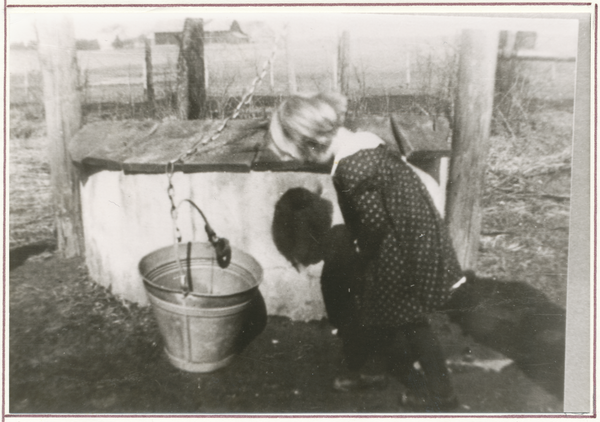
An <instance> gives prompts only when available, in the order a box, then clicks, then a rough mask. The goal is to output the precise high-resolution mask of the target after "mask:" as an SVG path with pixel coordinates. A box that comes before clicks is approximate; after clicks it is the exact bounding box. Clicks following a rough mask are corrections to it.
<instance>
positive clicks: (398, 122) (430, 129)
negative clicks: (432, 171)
mask: <svg viewBox="0 0 600 422" xmlns="http://www.w3.org/2000/svg"><path fill="white" fill-rule="evenodd" d="M391 121H392V129H393V130H394V133H395V134H396V137H397V138H398V141H399V143H400V149H401V150H402V152H403V153H404V154H405V155H406V157H407V158H408V159H409V160H410V159H426V158H428V157H430V158H439V157H448V156H450V143H449V142H448V141H449V137H450V125H449V123H448V121H447V120H446V119H444V118H435V119H434V118H432V117H429V116H424V115H420V114H407V113H402V114H400V113H395V114H393V115H392V116H391Z"/></svg>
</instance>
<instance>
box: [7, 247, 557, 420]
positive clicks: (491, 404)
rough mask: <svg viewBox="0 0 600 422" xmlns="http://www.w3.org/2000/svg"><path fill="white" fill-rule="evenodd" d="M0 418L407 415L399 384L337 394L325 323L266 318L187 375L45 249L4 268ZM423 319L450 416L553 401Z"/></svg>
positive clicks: (131, 310)
mask: <svg viewBox="0 0 600 422" xmlns="http://www.w3.org/2000/svg"><path fill="white" fill-rule="evenodd" d="M10 299H11V300H10V320H9V335H10V345H9V346H10V347H9V358H10V372H9V387H10V390H9V399H8V405H9V412H10V414H55V413H73V414H114V413H136V414H139V413H144V414H146V413H148V414H157V413H159V414H185V413H199V414H223V413H225V414H231V413H233V414H257V413H275V414H280V413H286V414H287V413H301V414H324V413H343V414H353V413H370V414H389V413H406V412H407V409H403V408H402V407H401V406H400V405H399V402H398V399H399V395H400V394H401V392H402V391H403V388H404V387H403V386H402V385H401V384H399V382H398V381H396V380H395V379H391V380H390V383H389V384H388V387H387V388H386V389H385V390H373V391H369V390H366V391H360V392H351V393H339V392H336V391H334V390H333V388H332V382H333V379H334V377H335V376H336V374H337V373H339V371H340V370H341V368H342V366H341V363H340V346H341V344H340V340H339V339H338V338H337V337H336V336H335V335H334V334H333V333H332V327H331V326H330V325H329V324H328V323H327V321H326V320H323V321H315V322H308V323H303V322H294V321H291V320H289V319H287V318H283V317H274V316H273V317H269V320H268V323H267V327H266V328H265V330H264V331H263V333H262V334H261V335H259V337H257V338H256V339H255V340H254V341H253V342H252V343H251V344H250V345H249V346H248V347H247V348H246V350H244V351H243V352H242V353H241V354H240V355H239V356H238V357H237V358H236V359H235V360H234V362H233V363H232V364H231V365H229V366H227V367H225V368H223V369H221V370H218V371H216V372H213V373H208V374H197V373H189V372H184V371H181V370H179V369H176V368H175V367H173V366H172V365H171V364H170V363H169V361H168V360H167V357H166V355H165V354H164V352H163V343H162V339H161V336H160V334H159V332H158V328H157V326H156V323H155V320H154V317H153V315H152V312H151V308H150V307H139V306H137V305H134V304H131V303H128V302H124V301H120V300H118V299H116V298H115V297H114V296H112V295H111V294H110V292H109V291H107V290H106V289H104V288H103V287H100V286H99V285H97V284H95V283H94V282H92V281H91V280H90V279H89V278H88V275H87V270H86V269H85V264H84V262H83V260H81V259H69V260H66V259H61V258H59V257H58V256H56V255H55V254H54V253H53V252H51V251H46V252H43V253H41V254H39V255H33V256H31V257H29V259H27V260H25V261H24V262H23V263H22V265H19V266H18V267H13V269H12V270H11V272H10ZM433 322H434V326H435V327H436V330H437V332H438V334H439V336H440V340H441V342H442V344H443V348H444V349H445V352H446V355H447V357H448V363H449V367H450V369H451V371H452V374H451V375H452V380H453V383H454V385H455V388H456V392H457V394H458V397H459V399H460V403H461V406H460V408H459V409H458V412H461V413H469V414H471V413H556V412H561V411H562V402H561V401H560V400H558V399H557V398H555V397H554V396H552V395H551V394H550V393H548V392H547V391H545V390H544V389H542V388H541V387H540V386H539V385H536V384H535V383H534V382H533V381H532V380H530V379H528V378H527V377H526V376H525V375H524V374H523V373H522V372H521V371H520V370H519V369H518V368H517V367H516V366H515V365H514V364H510V362H509V361H507V360H506V358H504V357H503V356H502V355H499V354H498V353H496V352H494V351H492V350H490V349H487V348H485V347H483V346H480V345H478V344H476V343H475V342H474V341H473V340H471V339H470V338H467V337H465V336H463V335H462V334H461V333H460V329H459V328H458V327H457V326H455V325H453V324H451V323H449V322H448V321H447V320H446V318H445V317H444V316H436V317H435V318H434V321H433Z"/></svg>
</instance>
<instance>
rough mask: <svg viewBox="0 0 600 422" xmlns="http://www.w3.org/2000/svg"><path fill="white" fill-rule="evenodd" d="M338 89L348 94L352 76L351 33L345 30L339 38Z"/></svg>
mask: <svg viewBox="0 0 600 422" xmlns="http://www.w3.org/2000/svg"><path fill="white" fill-rule="evenodd" d="M336 68H337V72H338V74H337V87H336V88H337V91H338V92H341V93H342V94H346V95H347V94H348V79H349V76H350V72H349V68H350V33H349V32H348V31H343V32H342V34H341V36H340V37H339V40H338V50H337V66H336Z"/></svg>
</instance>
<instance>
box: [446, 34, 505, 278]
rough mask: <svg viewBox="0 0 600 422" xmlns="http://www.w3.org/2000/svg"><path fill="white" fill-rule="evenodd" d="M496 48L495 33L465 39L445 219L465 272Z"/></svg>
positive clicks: (476, 221)
mask: <svg viewBox="0 0 600 422" xmlns="http://www.w3.org/2000/svg"><path fill="white" fill-rule="evenodd" d="M497 48H498V34H497V33H496V32H491V31H484V30H465V31H464V32H463V34H462V43H461V50H460V59H459V70H458V86H457V94H456V100H455V120H454V133H453V138H452V157H451V164H450V174H449V179H448V201H447V205H446V215H447V218H448V223H449V225H450V234H451V236H452V240H453V243H454V247H455V249H456V253H457V255H458V260H459V262H460V264H461V265H462V267H463V269H475V267H476V263H477V250H478V247H479V234H480V229H481V203H480V201H481V196H482V193H483V186H484V185H483V179H484V173H485V168H486V160H487V155H488V150H489V132H490V122H491V118H492V107H493V101H494V74H495V70H496V59H497Z"/></svg>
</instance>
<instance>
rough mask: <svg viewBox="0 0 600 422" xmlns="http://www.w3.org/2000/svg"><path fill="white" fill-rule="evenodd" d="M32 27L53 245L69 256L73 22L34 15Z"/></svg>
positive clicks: (75, 215) (75, 233)
mask: <svg viewBox="0 0 600 422" xmlns="http://www.w3.org/2000/svg"><path fill="white" fill-rule="evenodd" d="M36 32H37V36H38V46H39V47H38V54H39V58H40V64H41V67H42V75H43V84H44V110H45V113H46V127H47V134H48V141H49V161H50V184H51V189H52V202H53V207H54V223H55V228H56V235H57V247H58V250H59V252H60V253H61V254H62V255H63V256H65V257H73V256H78V255H81V254H82V253H83V251H84V238H83V224H82V221H81V198H80V194H79V189H80V186H79V180H80V176H79V171H78V170H77V168H76V167H75V166H74V165H73V162H72V161H71V157H70V155H69V152H68V149H67V145H68V141H69V140H70V139H71V137H72V136H73V135H75V133H76V132H77V131H78V130H79V128H80V127H81V99H80V97H79V90H78V76H79V75H78V67H77V55H76V51H75V35H74V30H73V23H72V21H71V19H70V18H69V17H66V16H57V15H48V16H44V17H39V18H38V19H37V21H36Z"/></svg>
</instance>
